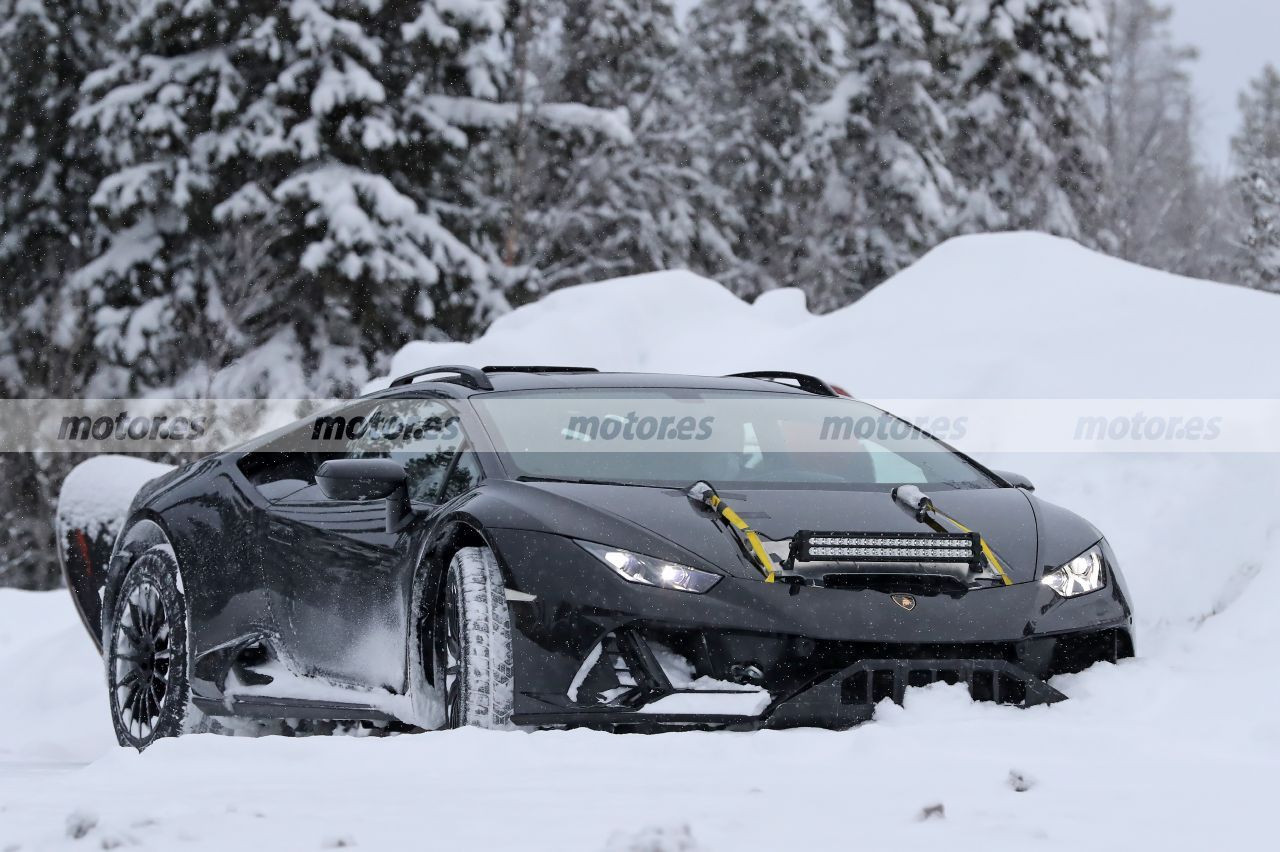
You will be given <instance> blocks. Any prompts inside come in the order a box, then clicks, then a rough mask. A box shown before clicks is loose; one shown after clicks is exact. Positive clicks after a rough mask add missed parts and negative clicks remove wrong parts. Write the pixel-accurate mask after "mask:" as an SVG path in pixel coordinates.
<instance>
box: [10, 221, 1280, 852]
mask: <svg viewBox="0 0 1280 852" xmlns="http://www.w3.org/2000/svg"><path fill="white" fill-rule="evenodd" d="M1278 327H1280V299H1277V298H1276V297H1274V296H1269V295H1264V294H1259V293H1252V292H1247V291H1243V290H1237V289H1232V288H1227V287H1223V286H1220V285H1216V284H1209V283H1204V282H1195V281H1188V280H1184V279H1179V278H1176V277H1173V276H1169V275H1164V274H1162V273H1157V272H1152V271H1149V270H1144V269H1140V268H1138V267H1134V266H1131V265H1129V264H1125V263H1121V262H1118V261H1115V260H1111V259H1107V258H1105V257H1102V256H1099V255H1096V254H1092V253H1090V252H1087V251H1085V250H1083V249H1081V248H1079V247H1077V246H1074V245H1072V244H1070V243H1066V242H1062V241H1059V240H1054V239H1050V238H1047V237H1040V236H1034V235H1006V236H992V237H974V238H967V239H962V240H957V241H954V242H952V243H948V244H947V245H945V246H943V247H941V248H939V249H938V250H937V251H935V252H933V253H932V254H930V255H929V256H928V257H926V258H925V259H923V260H922V261H921V262H920V263H919V264H917V265H916V266H915V267H913V268H912V269H910V270H908V271H906V272H905V273H903V274H902V275H900V276H898V277H897V278H895V279H894V280H892V281H890V282H889V283H887V284H885V285H884V286H883V287H881V288H879V289H877V290H876V291H875V292H873V293H872V294H871V295H870V296H868V297H867V298H866V299H864V300H863V301H861V302H859V303H858V304H856V305H854V306H852V307H850V308H848V309H846V310H843V311H840V312H837V313H835V314H831V315H827V316H823V317H815V316H812V315H810V314H809V313H808V312H807V311H806V310H805V309H804V305H803V302H802V300H801V299H800V298H799V294H797V293H795V292H789V291H781V292H774V293H769V294H766V295H765V296H764V297H762V298H761V299H760V300H758V301H757V302H756V303H755V304H754V305H746V304H744V303H743V302H741V301H739V300H737V299H735V298H734V297H732V296H731V295H730V294H728V293H727V292H726V291H725V290H723V289H722V288H720V287H719V286H718V285H716V284H714V283H713V282H710V281H707V280H705V279H702V278H698V277H696V276H693V275H690V274H688V273H681V272H673V273H662V274H655V275H647V276H639V277H635V278H630V279H623V280H620V281H614V282H607V283H604V284H597V285H591V286H585V287H578V288H574V289H571V290H565V291H561V292H558V293H555V294H553V295H551V296H550V297H548V298H547V299H545V300H543V301H541V302H539V303H537V304H534V305H531V306H529V307H526V308H523V309H521V310H518V311H515V312H513V313H511V314H509V315H508V316H506V317H504V318H502V319H501V320H500V321H499V322H498V323H496V324H495V325H494V326H493V328H492V329H491V330H490V332H489V333H488V334H486V335H485V336H484V337H483V338H482V339H481V340H479V341H477V342H476V343H473V344H470V345H463V344H439V343H418V344H413V345H411V346H408V347H406V348H405V349H404V350H403V351H401V352H400V353H399V354H398V355H397V356H396V358H395V363H394V365H393V373H401V372H405V371H408V370H410V369H413V368H417V367H422V366H428V365H429V364H431V363H474V364H492V363H521V362H524V363H567V364H573V363H578V364H587V365H594V366H598V367H601V368H605V369H641V370H673V371H683V372H704V373H711V374H715V373H724V372H731V371H739V370H745V369H759V368H766V367H774V368H790V369H797V370H803V371H807V372H814V373H817V374H819V375H822V376H824V377H826V378H828V379H830V380H832V381H836V382H838V383H840V384H842V385H845V386H846V387H848V388H850V389H851V390H853V391H855V392H856V393H858V394H859V395H861V396H864V397H866V398H870V399H876V398H882V399H887V398H910V397H929V396H936V397H943V398H954V397H964V396H975V397H988V398H990V397H1014V398H1018V397H1060V398H1074V397H1080V396H1086V397H1095V396H1115V397H1159V396H1176V397H1210V398H1212V397H1224V396H1239V397H1274V396H1278V395H1280V393H1278V391H1280V378H1277V376H1275V375H1274V374H1272V373H1271V371H1270V370H1268V369H1266V368H1265V365H1269V364H1270V363H1272V362H1274V361H1275V360H1276V356H1277V355H1280V351H1277V350H1280V342H1277V341H1276V337H1275V335H1274V329H1275V328H1278ZM904 341H906V342H908V343H909V345H905V346H904ZM984 460H986V461H989V462H991V463H993V464H996V465H997V466H1001V464H1003V465H1004V466H1006V467H1009V468H1010V469H1015V470H1019V471H1021V472H1023V473H1026V474H1027V475H1029V476H1030V477H1031V478H1032V479H1033V480H1034V481H1035V482H1036V483H1037V485H1038V486H1039V487H1040V491H1041V493H1043V494H1044V495H1045V496H1046V497H1048V498H1049V499H1052V500H1055V501H1057V502H1060V503H1062V504H1064V505H1066V506H1068V507H1070V508H1073V509H1075V510H1077V511H1079V512H1081V513H1082V514H1084V515H1086V516H1088V517H1089V518H1091V519H1092V520H1094V521H1095V522H1096V523H1097V524H1098V525H1099V526H1100V527H1101V528H1102V529H1103V530H1104V532H1106V533H1107V535H1108V538H1109V539H1110V540H1111V542H1112V544H1113V545H1114V547H1115V549H1116V550H1117V552H1118V554H1119V556H1120V558H1121V560H1122V561H1123V563H1124V565H1125V568H1126V570H1127V573H1128V575H1129V578H1130V581H1131V585H1132V586H1133V593H1134V596H1135V598H1136V602H1137V606H1138V618H1139V623H1140V627H1141V634H1140V637H1139V639H1140V653H1141V656H1140V657H1139V658H1138V659H1136V660H1132V661H1127V662H1125V663H1123V664H1122V665H1120V666H1108V665H1102V666H1096V667H1094V668H1093V669H1091V670H1090V671H1088V672H1085V673H1083V674H1081V675H1076V676H1072V677H1066V678H1060V679H1058V681H1056V682H1055V685H1057V686H1058V687H1059V688H1060V689H1062V690H1063V691H1064V692H1066V693H1067V694H1069V695H1070V696H1071V697H1072V700H1070V701H1068V702H1065V703H1063V704H1059V705H1055V706H1052V707H1040V708H1035V709H1032V710H1028V711H1018V710H1014V709H1010V708H1002V707H995V706H990V705H976V704H973V703H972V702H970V701H969V700H968V697H967V695H966V694H965V693H964V692H963V691H961V690H959V689H956V688H944V687H930V688H928V689H926V690H914V691H913V692H912V693H911V694H910V695H909V696H908V702H907V705H908V706H907V707H905V708H897V707H893V706H891V705H889V706H885V707H882V708H880V710H879V711H878V714H877V720H876V722H874V723H872V724H870V725H866V726H863V727H862V728H859V729H857V730H854V731H849V732H844V733H829V732H820V731H786V732H766V733H761V734H673V735H667V736H660V737H642V736H609V735H605V734H596V733H591V732H583V731H576V732H567V733H566V732H558V733H557V732H544V733H537V734H525V733H492V732H480V731H457V732H450V733H444V734H433V735H427V736H420V737H398V738H394V739H390V740H357V739H337V740H319V739H312V740H286V739H278V738H270V739H265V740H236V739H228V738H218V737H192V738H187V739H184V740H179V741H169V742H164V743H161V744H159V745H158V746H157V747H155V748H153V749H152V750H150V751H148V752H147V753H146V754H145V755H143V756H137V755H134V754H132V753H129V752H125V751H121V750H117V749H114V748H111V747H110V742H111V739H110V732H109V726H108V725H107V724H106V701H105V696H103V695H102V692H101V689H102V687H101V673H100V667H99V666H98V665H97V664H96V662H95V661H94V660H93V654H92V650H91V646H90V644H89V642H88V640H87V639H85V638H84V637H83V635H81V628H80V626H79V624H78V623H77V622H76V616H75V614H74V611H73V609H72V607H71V605H70V602H69V601H67V600H66V599H65V596H64V595H63V593H53V594H51V595H43V596H42V595H31V594H21V593H0V682H2V683H4V684H5V701H2V702H0V731H2V732H3V733H0V847H3V846H5V845H6V844H7V843H10V842H16V843H20V844H22V848H41V849H44V848H59V847H61V846H66V847H68V848H84V847H85V846H86V844H85V840H88V841H89V843H90V844H92V845H94V846H95V847H96V846H103V847H107V846H114V845H122V844H130V845H136V846H138V847H142V848H152V849H171V848H177V847H178V846H182V847H184V848H193V849H199V848H210V849H212V848H225V847H226V846H228V845H230V844H241V845H243V844H244V843H246V842H250V843H252V844H253V845H254V846H256V847H260V848H271V849H277V850H289V849H315V848H324V847H334V846H339V845H355V846H356V847H357V848H364V849H402V848H407V847H413V846H417V845H421V843H422V842H423V841H422V840H421V838H422V837H423V836H424V834H425V835H427V836H429V837H430V845H434V846H439V847H441V848H453V847H459V848H461V847H464V846H465V847H466V848H474V849H515V848H518V849H522V850H541V849H547V850H558V852H561V851H562V850H603V849H609V850H631V849H646V850H703V849H706V850H712V849H715V850H729V849H791V848H803V849H811V850H826V849H833V850H834V849H848V848H850V845H851V844H852V845H856V846H858V847H865V848H868V849H887V848H894V849H921V850H931V852H936V850H938V849H940V848H954V849H976V848H981V849H984V850H1000V849H1019V850H1021V849H1025V848H1027V847H1028V846H1036V847H1038V848H1044V849H1081V848H1085V849H1100V848H1107V849H1112V848H1115V849H1124V848H1138V849H1146V848H1161V849H1169V850H1182V849H1186V850H1201V849H1207V848H1262V847H1264V846H1266V845H1268V842H1267V841H1266V840H1265V837H1267V836H1270V835H1271V833H1272V828H1271V826H1270V822H1269V814H1270V812H1271V801H1270V800H1271V798H1272V796H1271V792H1270V791H1271V790H1272V789H1273V788H1274V785H1275V778H1276V777H1277V774H1278V773H1280V728H1277V727H1276V725H1275V724H1274V718H1273V717H1274V714H1275V708H1276V707H1277V706H1280V679H1278V678H1277V677H1276V676H1275V673H1276V666H1275V663H1274V659H1273V657H1274V652H1273V649H1274V648H1275V647H1276V645H1277V642H1278V641H1280V618H1277V617H1276V615H1277V609H1278V608H1280V604H1278V603H1277V601H1278V600H1280V564H1277V563H1278V562H1280V555H1278V554H1280V548H1278V547H1277V541H1278V539H1280V510H1277V508H1276V507H1277V506H1280V486H1278V485H1277V483H1280V459H1277V457H1275V456H1227V455H1211V454H1203V453H1202V454H1197V455H1152V454H1145V455H1132V456H1125V455H1114V454H1113V455H1104V454H1077V455H1073V456H1071V457H1059V456H1052V455H1028V454H1022V455H1018V456H1015V457H1010V458H1007V459H1000V458H991V457H985V458H984ZM10 696H16V698H13V699H11V698H10ZM65 760H81V761H88V760H95V762H94V763H92V765H90V766H88V767H87V768H85V769H82V770H74V771H73V770H69V769H67V768H66V767H65V765H63V764H61V763H60V761H65ZM156 779H163V782H162V783H163V784H164V787H165V790H166V792H165V794H164V795H163V798H159V797H157V796H156V795H155V794H154V793H153V792H146V791H155V790H156V789H157V788H156ZM139 791H143V792H142V793H139ZM798 804H799V807H797V805H798ZM499 814H500V815H501V818H500V819H495V818H494V817H495V815H499ZM76 834H83V835H84V839H82V840H75V839H73V838H72V835H76Z"/></svg>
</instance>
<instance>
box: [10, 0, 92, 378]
mask: <svg viewBox="0 0 1280 852" xmlns="http://www.w3.org/2000/svg"><path fill="white" fill-rule="evenodd" d="M110 12H111V8H110V6H109V4H108V3H106V2H105V0H41V2H13V0H0V268H3V269H4V280H5V285H4V286H3V287H0V397H5V396H11V395H21V396H38V395H41V394H42V393H44V392H48V393H52V394H55V395H56V394H62V395H64V396H72V395H75V394H78V393H80V392H81V391H82V390H83V389H84V384H85V382H86V380H87V379H88V377H89V374H90V372H91V367H92V365H91V363H90V362H89V361H88V360H86V359H83V358H81V357H80V356H81V355H82V354H83V353H84V350H85V348H86V345H87V344H88V343H89V339H88V337H87V336H86V335H85V334H84V323H83V322H82V318H83V314H82V311H81V309H82V307H83V305H82V300H81V299H80V298H79V295H80V294H77V293H75V292H73V291H70V290H67V289H65V288H63V287H62V286H61V284H62V281H63V276H64V273H65V270H67V269H68V268H75V267H77V266H79V265H80V264H81V263H83V262H84V260H85V259H86V258H87V257H88V256H90V255H89V253H90V252H91V251H92V249H93V247H94V243H95V235H94V228H93V226H92V224H91V223H90V222H89V205H88V197H89V194H90V193H91V192H92V189H93V185H94V184H95V183H96V180H97V175H96V174H95V173H94V163H93V162H92V159H91V158H90V157H88V156H85V155H84V154H83V152H82V150H81V148H80V147H79V146H78V145H77V144H76V140H75V139H74V137H73V134H72V132H71V129H70V122H69V119H70V117H71V114H72V113H73V112H74V111H75V107H76V98H77V93H78V91H79V88H80V84H81V83H82V82H83V81H84V79H85V77H86V75H88V74H89V73H90V72H91V71H92V70H93V68H94V67H95V65H96V63H98V62H100V61H102V58H103V56H104V54H106V53H107V52H108V40H109V33H110V30H111V27H112V24H113V22H112V20H111V16H110Z"/></svg>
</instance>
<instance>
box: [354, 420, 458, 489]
mask: <svg viewBox="0 0 1280 852" xmlns="http://www.w3.org/2000/svg"><path fill="white" fill-rule="evenodd" d="M362 417H363V419H362V420H361V421H360V422H359V424H358V425H357V426H356V427H355V428H354V429H352V428H349V429H348V431H347V434H348V435H349V437H348V440H347V443H346V453H345V455H346V457H347V458H389V459H393V460H395V461H398V462H400V464H401V465H402V466H403V467H404V470H405V474H406V475H407V476H408V487H409V498H410V499H411V500H416V501H419V502H424V503H438V502H440V501H441V499H442V497H441V494H442V492H443V490H444V483H445V476H446V475H447V474H448V472H449V469H450V466H451V464H452V463H453V457H454V455H455V454H456V453H457V452H458V449H459V447H461V446H462V445H463V443H464V442H465V440H466V435H465V434H464V432H463V429H462V423H461V422H460V420H459V417H458V414H457V412H456V411H455V410H454V409H453V408H452V407H451V406H449V405H448V404H447V403H445V402H443V401H441V400H435V399H396V400H385V401H382V402H380V403H378V404H377V405H376V406H374V407H373V408H371V409H370V410H368V411H367V412H364V413H363V414H362ZM349 422H350V421H349ZM348 425H349V424H348Z"/></svg>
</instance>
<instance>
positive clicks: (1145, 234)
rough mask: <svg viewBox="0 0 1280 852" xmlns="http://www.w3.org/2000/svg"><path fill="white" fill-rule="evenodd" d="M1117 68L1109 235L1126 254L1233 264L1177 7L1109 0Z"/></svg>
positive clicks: (1176, 265) (1177, 264)
mask: <svg viewBox="0 0 1280 852" xmlns="http://www.w3.org/2000/svg"><path fill="white" fill-rule="evenodd" d="M1103 10H1104V12H1105V20H1106V40H1107V45H1108V68H1107V73H1106V75H1105V77H1104V81H1103V86H1102V88H1101V91H1100V94H1101V104H1100V109H1101V126H1100V130H1101V141H1102V144H1103V145H1104V146H1105V149H1106V152H1107V162H1108V165H1109V168H1108V169H1107V173H1106V180H1105V182H1104V193H1103V198H1102V203H1101V205H1100V207H1101V215H1102V220H1101V228H1102V232H1101V234H1100V239H1101V242H1102V243H1103V245H1104V246H1106V247H1107V249H1108V250H1109V251H1110V252H1111V253H1114V254H1116V255H1117V256H1119V257H1122V258H1124V259H1126V260H1132V261H1134V262H1136V263H1140V264H1143V265H1144V266H1151V267H1155V268H1158V269H1165V270H1168V271H1170V272H1176V273H1180V274H1183V275H1189V276H1193V277H1197V278H1212V279H1214V280H1225V279H1226V278H1228V277H1230V276H1231V275H1233V274H1234V271H1233V270H1231V269H1230V268H1229V265H1230V254H1231V252H1230V250H1229V248H1228V246H1227V230H1226V228H1225V227H1224V224H1225V220H1226V219H1227V217H1226V215H1225V212H1226V211H1225V209H1224V198H1225V193H1223V192H1222V188H1221V185H1220V182H1219V181H1218V180H1216V179H1215V178H1213V177H1212V176H1211V175H1209V174H1207V173H1206V170H1205V169H1204V167H1203V166H1202V164H1201V162H1200V157H1199V151H1198V146H1197V144H1196V140H1195V130H1196V125H1197V108H1196V102H1195V96H1194V93H1193V92H1192V87H1191V64H1192V63H1193V62H1194V61H1195V59H1196V51H1195V49H1194V48H1189V47H1183V46H1180V45H1178V44H1177V43H1176V42H1175V41H1174V38H1173V34H1172V32H1171V30H1170V21H1171V18H1172V15H1173V9H1172V7H1170V6H1167V5H1160V4H1157V3H1155V2H1152V0H1105V2H1104V3H1103Z"/></svg>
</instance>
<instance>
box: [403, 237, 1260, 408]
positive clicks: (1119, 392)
mask: <svg viewBox="0 0 1280 852" xmlns="http://www.w3.org/2000/svg"><path fill="white" fill-rule="evenodd" d="M1278 318H1280V303H1278V302H1277V300H1276V298H1275V296H1273V295H1271V294H1267V293H1260V292H1257V291H1252V290H1245V289H1242V288H1238V287H1229V286H1227V285H1223V284H1211V283H1207V282H1203V281H1193V280H1191V279H1186V278H1179V277H1177V276H1173V275H1169V274H1166V273H1163V272H1157V271H1154V270H1150V269H1145V268H1143V267H1140V266H1135V265H1133V264H1129V263H1125V262H1123V261H1118V260H1115V259H1114V258H1109V257H1106V256H1105V255H1100V254H1096V253H1094V252H1091V251H1088V250H1087V249H1084V248H1081V247H1080V246H1079V245H1077V244H1075V243H1072V242H1069V241H1067V240H1059V239H1055V238H1052V237H1046V236H1043V235H1039V234H998V235H990V236H979V237H965V238H962V239H957V240H952V241H951V242H948V243H946V244H944V245H942V246H940V247H939V248H938V249H936V250H935V251H933V252H931V253H929V254H928V255H927V256H925V257H924V258H923V259H922V260H921V261H920V262H919V263H917V264H916V265H915V266H913V267H911V268H910V269H908V270H906V271H905V272H903V273H901V274H900V275H898V276H897V277H895V278H893V279H892V280H890V281H888V282H886V283H885V284H883V285H881V286H880V287H877V288H876V289H875V290H873V291H872V292H871V293H870V294H869V295H868V296H866V297H865V298H864V299H862V300H861V301H859V302H857V303H856V304H854V305H851V306H850V307H848V308H845V309H843V310H840V311H836V312H835V313H831V314H826V315H823V316H814V315H812V314H810V313H809V312H808V311H807V310H806V309H805V306H804V296H803V294H802V293H800V292H799V291H796V290H776V291H773V292H770V293H766V294H765V295H763V296H762V297H760V298H759V299H758V300H757V301H756V302H755V303H754V304H752V305H748V304H746V303H745V302H742V301H741V300H739V299H737V298H736V297H734V296H733V295H732V294H731V293H729V292H728V291H727V290H725V289H724V288H723V287H721V286H720V285H719V284H716V283H715V282H713V281H709V280H707V279H705V278H701V277H699V276H697V275H693V274H692V273H688V272H662V273H652V274H649V275H638V276H634V277H631V278H622V279H617V280H615V281H607V282H604V283H600V284H588V285H583V286H580V287H573V288H569V289H566V290H560V291H557V292H555V293H552V294H551V295H550V296H548V297H547V298H545V299H542V300H541V301H538V302H535V303H533V304H532V305H528V306H525V307H523V308H520V309H519V310H516V311H513V312H511V313H510V314H507V315H506V316H503V317H501V318H500V319H499V320H498V321H497V322H495V323H494V324H493V325H492V326H491V327H490V329H489V331H488V332H487V333H486V334H485V335H484V336H483V337H481V338H480V339H479V340H477V341H475V342H474V343H470V344H465V343H425V342H420V343H411V344H409V345H408V346H406V347H404V348H403V349H402V350H401V351H400V352H399V353H398V354H397V355H396V356H395V358H394V359H393V361H392V366H391V374H392V375H400V374H403V373H407V372H409V371H410V370H414V369H417V368H420V367H429V366H431V365H432V364H459V363H463V364H465V363H471V364H477V365H480V364H521V363H524V364H532V363H548V364H574V365H585V366H594V367H599V368H600V369H602V370H641V371H644V370H652V371H659V372H661V371H671V372H686V373H687V372H701V373H708V374H722V373H727V372H740V371H743V370H751V369H766V368H769V369H780V370H798V371H801V372H807V373H813V374H815V375H819V376H822V377H824V378H826V379H828V380H830V381H834V382H836V383H837V384H840V385H842V386H843V387H846V388H848V389H849V390H850V391H852V392H853V393H854V394H856V395H857V396H859V397H862V398H865V399H875V398H879V399H909V398H915V397H920V398H928V397H933V398H942V399H950V398H957V397H961V398H962V397H983V398H991V397H1030V398H1044V397H1059V398H1077V397H1081V398H1091V397H1135V396H1141V397H1150V398H1159V397H1176V398H1183V397H1190V398H1198V397H1211V398H1221V397H1232V396H1238V397H1275V396H1280V372H1275V371H1266V370H1260V369H1256V368H1255V365H1262V364H1268V363H1272V362H1274V361H1276V360H1277V358H1280V336H1277V335H1276V334H1275V332H1274V329H1275V328H1276V326H1275V323H1276V320H1277V319H1278ZM904 341H905V342H909V344H910V345H909V347H904V345H903V344H904ZM378 384H379V385H380V386H384V385H385V384H386V380H382V381H381V382H379V383H378Z"/></svg>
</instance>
